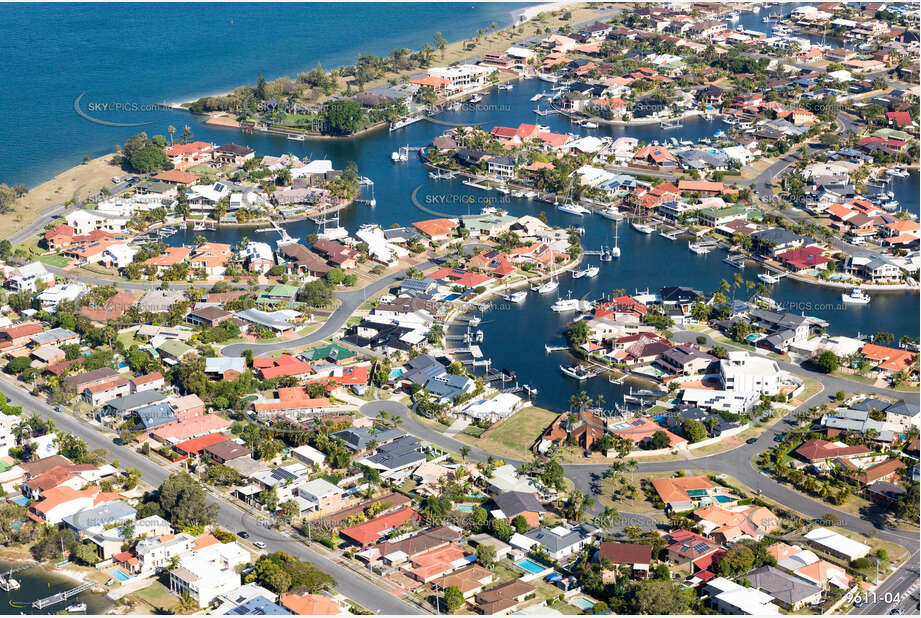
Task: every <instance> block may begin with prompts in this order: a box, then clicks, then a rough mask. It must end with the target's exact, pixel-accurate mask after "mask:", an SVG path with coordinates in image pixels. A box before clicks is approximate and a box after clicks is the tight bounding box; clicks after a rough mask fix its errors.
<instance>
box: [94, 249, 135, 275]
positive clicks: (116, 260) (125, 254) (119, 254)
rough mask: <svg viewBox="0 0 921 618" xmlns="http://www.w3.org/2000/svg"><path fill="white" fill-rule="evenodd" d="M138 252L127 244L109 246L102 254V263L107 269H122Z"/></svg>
mask: <svg viewBox="0 0 921 618" xmlns="http://www.w3.org/2000/svg"><path fill="white" fill-rule="evenodd" d="M137 252H138V249H137V247H132V246H131V245H128V244H118V245H109V247H107V248H106V250H105V251H103V252H102V260H101V261H102V263H103V264H104V265H106V266H108V267H109V268H118V269H121V268H124V267H125V266H127V265H128V264H130V263H131V262H132V261H133V260H134V255H135V254H136V253H137Z"/></svg>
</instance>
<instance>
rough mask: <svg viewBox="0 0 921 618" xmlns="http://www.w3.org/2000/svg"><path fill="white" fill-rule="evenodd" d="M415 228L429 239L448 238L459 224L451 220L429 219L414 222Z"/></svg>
mask: <svg viewBox="0 0 921 618" xmlns="http://www.w3.org/2000/svg"><path fill="white" fill-rule="evenodd" d="M413 227H414V228H416V229H417V230H419V231H420V232H422V233H423V234H425V235H426V236H429V237H435V236H446V235H448V234H450V233H451V232H453V231H454V228H456V227H457V223H455V222H454V221H452V220H451V219H427V220H425V221H414V222H413Z"/></svg>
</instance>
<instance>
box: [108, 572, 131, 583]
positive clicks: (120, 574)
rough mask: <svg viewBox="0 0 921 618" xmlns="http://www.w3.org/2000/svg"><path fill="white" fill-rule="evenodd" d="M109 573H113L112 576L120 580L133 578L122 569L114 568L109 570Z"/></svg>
mask: <svg viewBox="0 0 921 618" xmlns="http://www.w3.org/2000/svg"><path fill="white" fill-rule="evenodd" d="M109 575H111V576H112V577H114V578H115V579H117V580H118V581H120V582H126V581H128V580H129V579H131V576H130V575H128V574H127V573H125V572H124V571H122V570H121V569H112V570H111V571H109Z"/></svg>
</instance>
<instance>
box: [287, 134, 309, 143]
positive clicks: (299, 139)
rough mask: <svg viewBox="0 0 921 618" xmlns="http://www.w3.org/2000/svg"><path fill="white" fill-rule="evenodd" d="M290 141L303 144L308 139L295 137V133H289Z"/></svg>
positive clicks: (303, 136)
mask: <svg viewBox="0 0 921 618" xmlns="http://www.w3.org/2000/svg"><path fill="white" fill-rule="evenodd" d="M288 139H289V140H291V141H292V142H303V141H304V140H306V139H307V136H305V135H295V134H294V133H288Z"/></svg>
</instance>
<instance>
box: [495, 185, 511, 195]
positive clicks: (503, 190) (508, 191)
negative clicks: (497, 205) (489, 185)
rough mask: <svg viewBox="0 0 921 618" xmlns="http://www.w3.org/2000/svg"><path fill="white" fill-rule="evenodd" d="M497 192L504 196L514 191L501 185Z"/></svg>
mask: <svg viewBox="0 0 921 618" xmlns="http://www.w3.org/2000/svg"><path fill="white" fill-rule="evenodd" d="M496 191H498V192H499V193H501V194H502V195H508V194H509V193H511V192H512V190H511V189H509V188H508V187H507V186H506V185H499V186H498V187H496Z"/></svg>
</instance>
